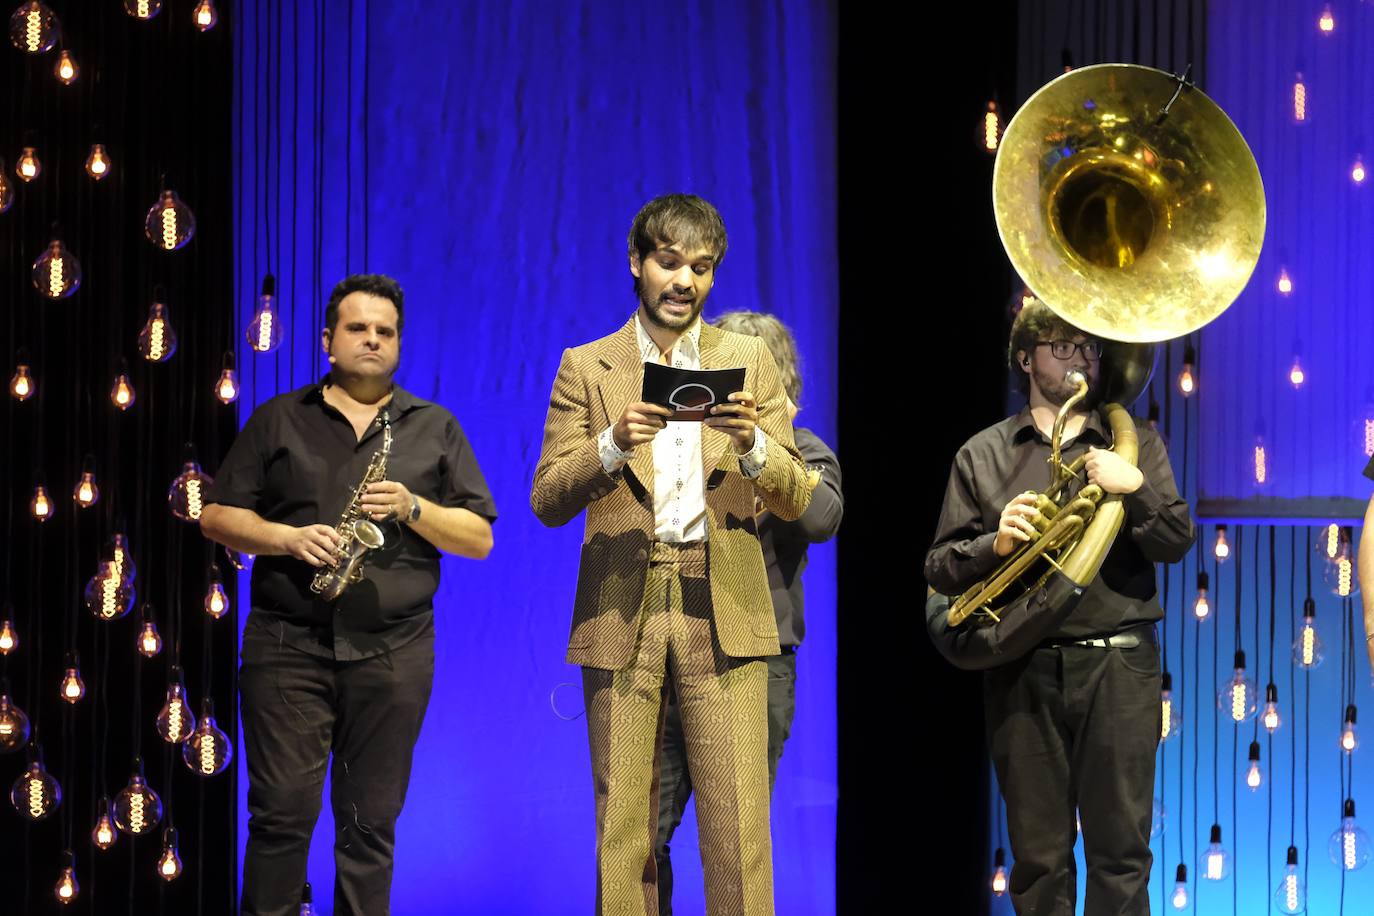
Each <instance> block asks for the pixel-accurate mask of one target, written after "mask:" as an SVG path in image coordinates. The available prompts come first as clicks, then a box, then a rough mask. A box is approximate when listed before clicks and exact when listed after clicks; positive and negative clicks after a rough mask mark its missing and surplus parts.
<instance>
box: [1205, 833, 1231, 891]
mask: <svg viewBox="0 0 1374 916" xmlns="http://www.w3.org/2000/svg"><path fill="white" fill-rule="evenodd" d="M1200 864H1201V871H1202V877H1203V878H1204V879H1205V880H1207V881H1224V880H1226V879H1227V878H1229V877H1230V876H1231V854H1230V853H1229V852H1227V851H1226V847H1224V846H1222V845H1221V825H1220V824H1213V825H1212V838H1211V841H1210V842H1209V843H1208V844H1207V848H1206V849H1204V850H1203V852H1202V858H1201V862H1200Z"/></svg>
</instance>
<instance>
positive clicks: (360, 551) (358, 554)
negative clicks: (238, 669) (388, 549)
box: [310, 408, 391, 601]
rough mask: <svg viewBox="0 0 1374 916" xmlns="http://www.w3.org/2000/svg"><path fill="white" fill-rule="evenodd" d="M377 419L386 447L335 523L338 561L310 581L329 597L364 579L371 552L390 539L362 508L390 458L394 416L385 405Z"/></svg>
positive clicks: (374, 457) (376, 455) (377, 453)
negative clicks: (368, 555) (391, 416)
mask: <svg viewBox="0 0 1374 916" xmlns="http://www.w3.org/2000/svg"><path fill="white" fill-rule="evenodd" d="M377 422H378V423H380V424H381V426H382V447H381V448H379V449H377V451H375V452H373V453H372V460H371V461H369V462H368V463H367V471H366V473H364V474H363V479H362V481H360V482H359V483H358V487H357V489H356V490H354V491H353V498H352V499H350V500H349V501H348V505H347V506H345V507H344V511H343V517H342V518H340V519H339V524H338V525H336V526H335V527H334V530H335V531H337V532H338V533H339V537H340V539H341V540H340V541H339V546H338V549H337V556H338V558H339V562H338V565H337V566H325V567H323V568H321V569H320V570H319V571H317V572H316V573H315V578H314V580H313V581H312V582H311V583H310V590H311V591H312V592H315V593H316V594H318V595H321V596H323V598H324V600H325V601H334V600H335V599H337V598H338V597H339V596H340V595H342V594H343V593H344V589H346V588H348V587H349V586H350V585H352V584H353V583H354V582H358V581H360V580H361V579H362V577H363V563H364V562H365V561H366V560H367V552H368V551H369V550H376V549H377V548H379V547H381V546H382V544H383V543H384V542H385V541H386V537H385V536H384V535H383V534H382V529H381V528H380V527H378V526H377V524H376V522H374V521H372V520H371V519H370V518H368V517H367V513H365V512H364V511H363V509H362V499H363V493H365V492H366V491H367V486H368V484H372V483H378V482H380V481H382V480H385V479H386V459H387V457H388V456H389V455H390V454H391V420H390V418H389V417H388V415H387V411H386V410H385V408H384V409H383V410H382V412H381V413H380V414H378V415H377Z"/></svg>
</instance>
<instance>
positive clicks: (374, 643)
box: [201, 275, 496, 916]
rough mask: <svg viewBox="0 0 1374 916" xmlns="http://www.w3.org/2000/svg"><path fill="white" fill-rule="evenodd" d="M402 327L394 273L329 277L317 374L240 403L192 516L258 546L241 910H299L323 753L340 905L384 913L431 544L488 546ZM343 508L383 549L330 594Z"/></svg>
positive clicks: (464, 551) (450, 423) (420, 695)
mask: <svg viewBox="0 0 1374 916" xmlns="http://www.w3.org/2000/svg"><path fill="white" fill-rule="evenodd" d="M404 319H405V312H404V304H403V296H402V292H401V288H400V286H399V285H398V284H397V283H396V281H395V280H393V279H391V278H390V277H385V276H380V275H355V276H350V277H348V278H346V279H344V280H343V281H341V282H340V283H339V284H338V285H337V286H335V287H334V290H333V292H332V293H331V295H330V297H329V302H328V306H327V308H326V311H325V328H324V330H323V334H322V338H321V340H322V345H323V347H324V350H325V352H326V354H328V358H329V364H330V369H329V373H328V375H326V376H325V378H324V379H323V380H322V381H321V382H320V383H318V384H313V385H307V386H305V387H302V388H298V389H296V390H295V391H291V392H288V393H286V394H282V395H278V396H277V397H275V398H273V399H271V400H269V401H267V402H265V403H263V404H262V405H260V406H259V407H258V408H257V409H256V410H255V411H254V412H253V414H252V416H251V417H249V419H248V422H247V423H246V424H245V425H244V428H243V430H242V431H241V433H240V434H239V436H238V438H237V439H236V440H235V442H234V444H233V445H232V447H231V448H230V449H229V453H228V455H226V456H225V458H224V461H223V463H222V464H221V465H220V471H219V475H218V477H217V479H216V480H215V483H214V486H213V487H212V488H211V491H210V493H209V497H208V505H207V506H206V508H205V512H204V515H203V516H202V518H201V529H202V531H203V532H204V533H205V535H206V536H207V537H210V538H212V539H214V540H216V541H218V542H220V543H222V544H224V545H225V546H227V547H230V548H232V549H234V550H239V551H243V552H246V553H252V554H255V555H257V557H258V559H257V561H256V562H255V564H254V566H253V581H252V598H251V603H252V612H251V614H250V615H249V617H248V620H247V622H246V624H245V626H244V634H243V647H242V668H241V671H240V682H239V686H240V696H241V704H242V716H243V734H244V752H245V754H246V760H247V767H248V782H249V788H248V811H249V822H248V843H247V850H246V853H245V857H244V866H243V904H242V912H243V913H245V914H254V916H266V914H276V916H285V914H288V913H290V914H295V913H296V912H298V910H299V907H300V892H301V887H302V885H303V883H304V882H305V878H306V857H307V853H308V850H309V846H310V836H311V833H312V832H313V830H314V826H315V820H316V818H317V817H318V815H319V810H320V803H321V791H322V789H323V782H324V773H325V770H326V765H327V764H328V763H329V759H330V755H331V754H332V755H333V758H334V769H333V779H332V786H331V801H332V804H333V808H334V815H335V830H336V837H335V844H334V858H335V868H336V878H335V890H334V906H335V912H336V913H341V914H343V913H349V914H368V916H372V914H379V913H387V912H389V908H390V903H389V897H390V890H391V875H392V863H393V853H394V844H395V824H396V819H397V817H398V816H399V814H400V812H401V806H402V804H403V803H404V800H405V794H406V787H407V783H408V781H409V778H410V768H411V758H412V754H413V751H414V746H415V741H416V739H417V738H418V736H419V732H420V725H421V722H422V721H423V719H424V714H425V708H426V706H427V704H428V702H429V695H430V687H431V683H432V680H433V674H434V619H433V618H434V614H433V606H432V600H433V596H434V593H435V591H436V589H437V588H438V583H439V554H440V552H441V551H442V552H444V553H451V554H456V555H458V556H462V557H469V558H472V559H482V558H484V557H485V556H486V555H487V553H488V552H489V551H490V550H491V545H492V533H491V523H492V521H493V520H494V519H495V518H496V508H495V504H494V502H493V500H492V497H491V493H490V492H489V490H488V489H487V485H486V482H485V480H484V479H483V477H482V472H481V470H480V469H479V467H478V465H477V460H476V458H475V457H474V455H473V452H472V448H471V447H470V446H469V444H468V442H467V440H466V439H465V437H464V435H463V431H462V429H461V427H460V426H459V425H458V422H457V421H456V420H455V419H454V418H453V415H452V414H450V413H449V412H448V411H447V410H445V409H444V408H443V407H440V406H439V405H437V404H432V403H430V402H428V401H423V400H421V399H420V398H417V397H415V396H414V395H412V394H411V393H410V392H408V391H406V390H405V389H403V388H401V387H400V386H399V385H397V384H396V383H395V381H394V378H393V377H394V375H395V373H396V368H397V366H398V364H399V362H400V348H401V331H402V327H403V324H404ZM393 440H394V444H392V442H393ZM383 442H386V443H387V444H388V445H390V448H387V449H385V450H383ZM379 453H380V454H379ZM388 453H389V454H388ZM378 458H380V459H381V461H380V464H382V465H384V466H385V468H386V471H385V477H386V479H383V480H376V481H374V482H370V483H365V485H360V483H359V482H360V481H365V478H366V477H367V476H369V473H368V472H369V467H371V468H372V469H373V473H372V475H371V476H381V475H380V474H379V473H377V472H376V471H377V459H378ZM346 513H347V514H346ZM341 516H342V517H345V518H359V519H363V520H371V521H372V522H374V523H376V524H377V525H378V526H379V527H380V528H381V529H382V531H383V533H384V534H385V535H386V542H387V543H386V544H385V545H384V546H383V547H381V548H380V549H378V550H375V551H372V552H371V553H370V554H369V555H368V558H367V562H366V566H365V572H364V575H363V577H362V579H361V580H360V581H357V582H355V583H353V584H352V585H349V586H348V587H347V589H346V590H345V591H343V593H342V594H340V595H339V597H338V598H337V600H334V601H326V600H324V599H322V598H321V597H320V596H318V595H317V594H315V593H314V592H312V590H311V583H312V581H313V580H314V579H315V576H316V573H317V572H318V571H319V570H320V569H322V568H325V567H330V566H335V565H336V564H337V563H338V561H339V548H340V540H341V539H340V536H339V533H338V532H337V531H336V530H335V529H334V528H333V527H332V525H333V524H334V523H335V522H337V521H338V520H339V519H340V518H341Z"/></svg>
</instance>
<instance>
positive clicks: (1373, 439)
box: [1364, 417, 1374, 458]
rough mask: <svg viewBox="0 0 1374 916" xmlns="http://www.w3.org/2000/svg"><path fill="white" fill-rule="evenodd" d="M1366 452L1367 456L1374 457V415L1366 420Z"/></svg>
mask: <svg viewBox="0 0 1374 916" xmlns="http://www.w3.org/2000/svg"><path fill="white" fill-rule="evenodd" d="M1364 454H1365V457H1366V458H1374V417H1367V418H1365V421H1364Z"/></svg>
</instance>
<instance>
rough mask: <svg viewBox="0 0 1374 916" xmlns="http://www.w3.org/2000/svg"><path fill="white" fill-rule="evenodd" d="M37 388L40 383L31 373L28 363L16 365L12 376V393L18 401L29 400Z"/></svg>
mask: <svg viewBox="0 0 1374 916" xmlns="http://www.w3.org/2000/svg"><path fill="white" fill-rule="evenodd" d="M37 390H38V385H37V384H36V383H35V382H34V380H33V376H32V375H31V374H30V371H29V365H28V363H20V364H19V365H17V366H15V367H14V375H12V376H10V395H11V396H12V397H13V398H14V399H15V400H16V401H27V400H28V399H29V398H31V397H33V393H34V392H35V391H37Z"/></svg>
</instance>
